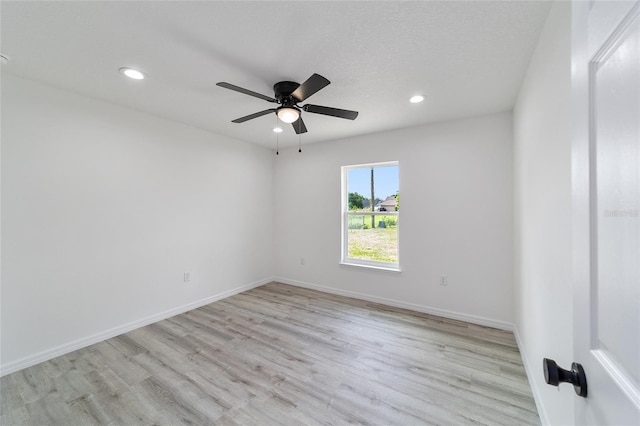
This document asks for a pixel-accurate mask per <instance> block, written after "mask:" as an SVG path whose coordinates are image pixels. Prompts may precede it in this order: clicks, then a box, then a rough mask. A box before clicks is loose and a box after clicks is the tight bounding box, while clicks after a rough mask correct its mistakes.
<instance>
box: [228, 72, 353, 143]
mask: <svg viewBox="0 0 640 426" xmlns="http://www.w3.org/2000/svg"><path fill="white" fill-rule="evenodd" d="M329 84H331V82H330V81H329V80H327V79H326V78H324V77H323V76H321V75H320V74H313V75H312V76H311V77H309V78H308V79H307V81H305V82H304V83H302V84H298V83H296V82H293V81H280V82H278V83H276V84H274V85H273V92H274V97H273V98H272V97H269V96H265V95H262V94H260V93H257V92H254V91H252V90H248V89H245V88H242V87H239V86H235V85H233V84H229V83H225V82H220V83H217V84H216V86H220V87H224V88H225V89H229V90H234V91H236V92H240V93H244V94H245V95H249V96H253V97H256V98H260V99H264V100H265V101H267V102H272V103H275V104H279V105H280V106H279V107H277V108H269V109H265V110H264V111H260V112H256V113H254V114H250V115H247V116H244V117H240V118H236V119H235V120H232V123H244V122H245V121H249V120H253V119H254V118H258V117H262V116H263V115H267V114H271V113H272V112H274V113H276V115H277V116H278V118H279V119H280V120H281V121H283V122H285V123H291V124H292V125H293V129H294V130H295V132H296V133H297V134H300V133H306V132H307V127H306V126H305V125H304V121H302V116H301V113H302V111H304V112H311V113H314V114H322V115H330V116H332V117H339V118H346V119H347V120H355V119H356V117H357V116H358V112H357V111H349V110H346V109H339V108H332V107H326V106H321V105H312V104H306V105H302V106H301V105H298V103H299V102H303V101H304V100H306V99H307V98H309V97H310V96H311V95H313V94H315V93H316V92H318V91H319V90H321V89H323V88H325V87H327V86H328V85H329Z"/></svg>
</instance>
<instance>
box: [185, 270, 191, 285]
mask: <svg viewBox="0 0 640 426" xmlns="http://www.w3.org/2000/svg"><path fill="white" fill-rule="evenodd" d="M184 282H185V283H188V282H191V272H185V273H184Z"/></svg>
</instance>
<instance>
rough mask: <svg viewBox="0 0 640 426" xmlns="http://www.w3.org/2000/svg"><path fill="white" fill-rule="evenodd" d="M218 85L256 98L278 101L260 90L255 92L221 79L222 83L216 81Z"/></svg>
mask: <svg viewBox="0 0 640 426" xmlns="http://www.w3.org/2000/svg"><path fill="white" fill-rule="evenodd" d="M216 86H220V87H224V88H225V89H229V90H233V91H235V92H240V93H244V94H245V95H249V96H253V97H255V98H260V99H264V100H265V101H268V102H274V103H277V102H278V101H276V100H275V99H274V98H271V97H269V96H266V95H263V94H260V93H258V92H254V91H253V90H249V89H245V88H243V87H240V86H236V85H234V84H230V83H225V82H224V81H221V82H220V83H216Z"/></svg>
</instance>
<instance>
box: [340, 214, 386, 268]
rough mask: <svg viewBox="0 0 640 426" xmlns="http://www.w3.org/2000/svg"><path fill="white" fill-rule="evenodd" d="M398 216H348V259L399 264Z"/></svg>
mask: <svg viewBox="0 0 640 426" xmlns="http://www.w3.org/2000/svg"><path fill="white" fill-rule="evenodd" d="M397 219H398V218H397V216H383V215H372V214H369V215H366V214H363V215H352V214H351V215H348V216H347V223H348V230H347V257H349V258H352V259H362V260H373V261H378V262H392V263H396V262H398V222H397Z"/></svg>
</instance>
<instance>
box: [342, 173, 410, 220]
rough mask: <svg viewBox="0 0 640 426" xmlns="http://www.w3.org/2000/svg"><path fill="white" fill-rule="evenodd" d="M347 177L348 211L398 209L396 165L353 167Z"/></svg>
mask: <svg viewBox="0 0 640 426" xmlns="http://www.w3.org/2000/svg"><path fill="white" fill-rule="evenodd" d="M347 179H348V180H347V182H348V187H349V188H348V197H349V199H348V206H349V210H350V211H398V210H399V201H398V198H397V197H398V196H399V192H398V189H399V185H398V165H385V166H370V167H358V168H353V169H350V170H349V171H348V178H347ZM372 199H373V209H372V208H371V201H372Z"/></svg>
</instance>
